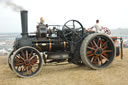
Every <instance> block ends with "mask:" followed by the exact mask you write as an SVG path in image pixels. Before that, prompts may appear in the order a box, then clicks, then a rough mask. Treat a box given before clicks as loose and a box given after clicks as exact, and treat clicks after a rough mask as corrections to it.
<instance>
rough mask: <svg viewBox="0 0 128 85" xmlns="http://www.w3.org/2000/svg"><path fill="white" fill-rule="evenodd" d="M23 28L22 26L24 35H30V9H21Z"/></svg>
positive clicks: (25, 36)
mask: <svg viewBox="0 0 128 85" xmlns="http://www.w3.org/2000/svg"><path fill="white" fill-rule="evenodd" d="M21 26H22V27H21V28H22V33H21V35H22V37H24V38H27V37H28V11H26V10H22V11H21Z"/></svg>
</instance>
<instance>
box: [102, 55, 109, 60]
mask: <svg viewBox="0 0 128 85" xmlns="http://www.w3.org/2000/svg"><path fill="white" fill-rule="evenodd" d="M101 57H103V58H104V59H106V60H107V61H109V60H108V58H106V57H105V56H103V55H101Z"/></svg>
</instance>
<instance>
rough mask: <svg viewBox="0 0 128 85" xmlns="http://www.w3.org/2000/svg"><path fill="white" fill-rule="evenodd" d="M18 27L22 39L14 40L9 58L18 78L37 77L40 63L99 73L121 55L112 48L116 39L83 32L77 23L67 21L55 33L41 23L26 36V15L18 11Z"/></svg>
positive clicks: (54, 28)
mask: <svg viewBox="0 0 128 85" xmlns="http://www.w3.org/2000/svg"><path fill="white" fill-rule="evenodd" d="M21 23H22V33H21V35H22V37H21V38H16V41H15V43H14V46H13V48H14V49H13V51H12V52H11V54H10V55H9V58H8V64H9V67H10V69H11V70H12V71H14V72H15V73H16V74H17V75H18V76H20V77H30V76H33V75H36V74H38V73H39V72H40V70H41V68H42V67H43V63H51V62H57V63H59V62H64V61H68V62H70V63H73V64H76V65H79V66H80V65H86V66H88V67H90V68H92V69H100V68H104V67H107V66H109V65H110V64H111V63H112V61H113V59H114V57H115V56H118V55H119V52H120V51H116V49H117V48H116V47H115V45H114V41H116V40H117V38H111V37H109V36H108V35H106V34H101V33H95V32H93V31H85V29H84V27H83V26H82V24H81V23H80V22H79V21H77V20H69V21H67V22H66V23H65V24H64V25H63V27H62V29H58V25H47V26H46V25H44V24H43V23H40V24H39V25H38V26H37V32H36V33H35V34H28V28H27V11H21ZM48 26H51V27H53V29H48ZM118 50H119V48H118ZM46 55H47V56H46Z"/></svg>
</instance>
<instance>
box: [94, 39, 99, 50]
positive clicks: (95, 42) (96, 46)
mask: <svg viewBox="0 0 128 85" xmlns="http://www.w3.org/2000/svg"><path fill="white" fill-rule="evenodd" d="M93 43H94V44H95V47H97V48H98V46H97V44H96V42H95V40H93Z"/></svg>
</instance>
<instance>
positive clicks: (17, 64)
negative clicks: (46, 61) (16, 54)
mask: <svg viewBox="0 0 128 85" xmlns="http://www.w3.org/2000/svg"><path fill="white" fill-rule="evenodd" d="M23 64H24V62H22V63H16V66H21V65H23Z"/></svg>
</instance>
